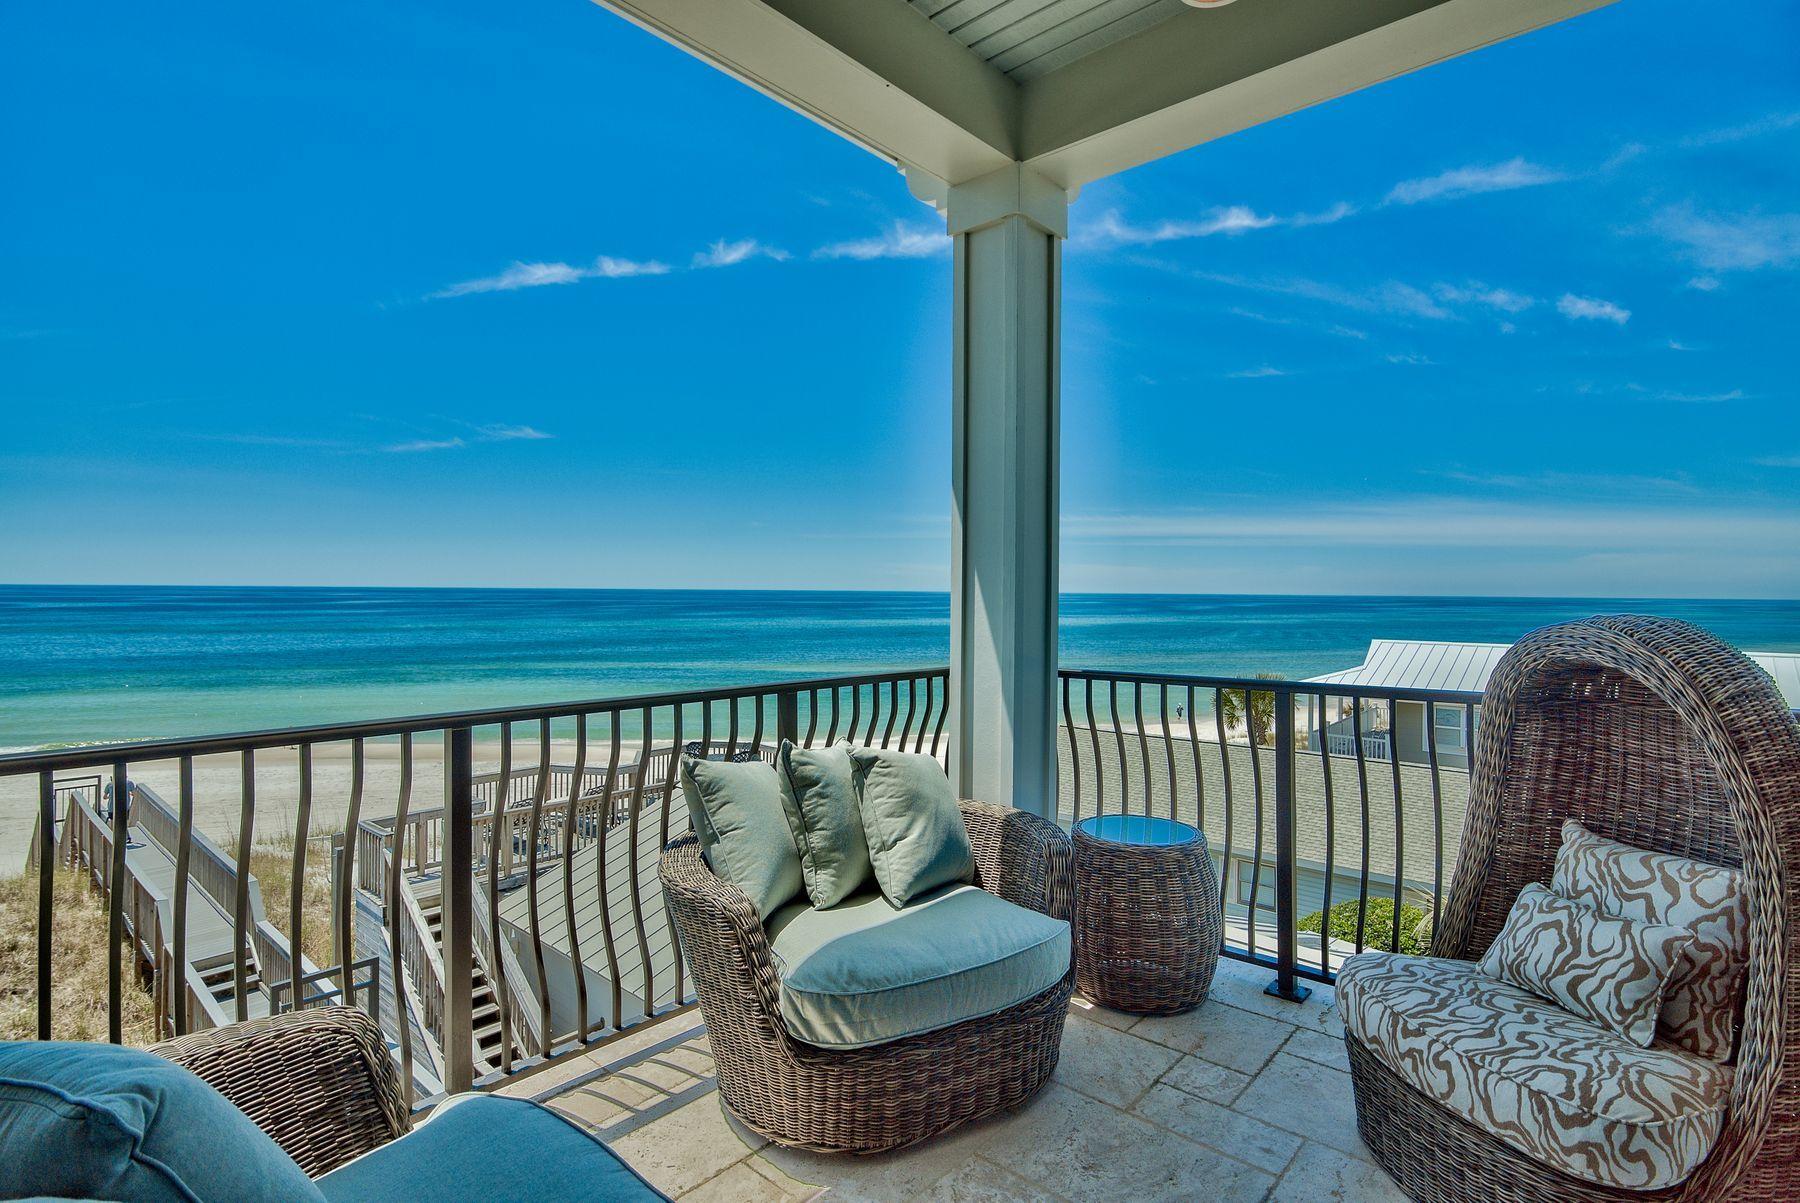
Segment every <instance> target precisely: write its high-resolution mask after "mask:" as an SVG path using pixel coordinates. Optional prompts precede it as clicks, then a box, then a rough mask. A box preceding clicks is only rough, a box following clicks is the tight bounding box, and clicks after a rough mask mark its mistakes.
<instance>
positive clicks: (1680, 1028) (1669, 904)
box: [1551, 819, 1750, 1061]
mask: <svg viewBox="0 0 1800 1203" xmlns="http://www.w3.org/2000/svg"><path fill="white" fill-rule="evenodd" d="M1551 888H1552V889H1554V890H1555V891H1556V892H1557V893H1558V894H1560V895H1562V896H1563V897H1564V898H1569V899H1572V900H1574V901H1576V902H1581V903H1585V904H1587V905H1588V906H1591V907H1593V908H1594V909H1595V910H1597V911H1600V912H1601V913H1602V914H1606V915H1617V916H1619V917H1620V918H1624V919H1636V920H1638V921H1640V922H1649V923H1667V924H1669V925H1671V926H1674V927H1681V928H1686V929H1687V930H1688V931H1690V932H1692V933H1693V935H1694V940H1693V943H1692V944H1690V945H1688V948H1687V955H1686V956H1685V957H1684V958H1683V960H1682V963H1681V964H1680V965H1678V966H1676V969H1675V976H1674V980H1672V981H1671V982H1670V983H1669V989H1668V993H1667V994H1666V995H1665V996H1664V998H1663V1009H1662V1015H1661V1017H1660V1019H1659V1020H1658V1023H1657V1034H1658V1035H1659V1036H1661V1037H1662V1038H1663V1039H1665V1040H1667V1041H1669V1042H1670V1043H1672V1044H1674V1045H1676V1046H1678V1047H1680V1048H1684V1049H1686V1050H1687V1051H1688V1052H1690V1053H1693V1054H1695V1055H1696V1056H1700V1057H1705V1058H1706V1059H1708V1060H1709V1061H1729V1060H1730V1059H1731V1056H1732V1052H1733V1049H1734V1046H1735V1043H1736V1040H1737V1030H1738V1024H1739V1019H1740V1016H1741V1015H1742V1013H1743V1005H1744V976H1745V973H1746V970H1747V966H1748V964H1749V960H1750V910H1749V904H1748V902H1747V900H1746V898H1745V895H1744V878H1743V874H1741V873H1739V872H1738V871H1737V870H1736V869H1728V868H1726V867H1725V866H1723V865H1711V864H1707V863H1706V862H1705V861H1698V860H1691V859H1689V858H1687V857H1684V856H1670V855H1667V854H1666V853H1661V852H1646V851H1644V850H1643V849H1641V848H1633V847H1631V846H1630V845H1629V844H1621V843H1618V842H1617V841H1615V840H1609V839H1606V838H1605V837H1603V836H1598V835H1595V834H1594V833H1593V832H1591V831H1589V830H1588V829H1587V828H1585V827H1583V826H1582V825H1581V824H1580V823H1577V822H1576V821H1575V820H1573V819H1569V820H1567V821H1565V822H1564V823H1563V828H1562V850H1561V851H1560V852H1558V853H1557V856H1556V876H1555V878H1554V880H1553V881H1552V883H1551Z"/></svg>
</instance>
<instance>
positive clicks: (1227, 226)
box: [1070, 205, 1281, 246]
mask: <svg viewBox="0 0 1800 1203" xmlns="http://www.w3.org/2000/svg"><path fill="white" fill-rule="evenodd" d="M1279 224H1281V219H1280V218H1277V217H1272V216H1270V215H1268V214H1266V213H1258V212H1256V211H1255V210H1253V209H1251V208H1250V207H1249V206H1247V205H1230V206H1227V207H1225V208H1215V209H1210V210H1208V211H1207V212H1206V213H1205V214H1203V215H1202V216H1200V217H1195V218H1187V219H1183V220H1169V221H1160V222H1157V223H1156V224H1154V225H1147V226H1144V225H1133V224H1132V223H1131V222H1129V221H1127V220H1125V218H1124V217H1122V216H1121V215H1120V213H1119V211H1118V210H1117V209H1108V210H1107V211H1106V212H1104V213H1102V214H1101V215H1100V216H1099V217H1097V218H1095V219H1094V220H1092V221H1090V222H1083V223H1082V224H1081V225H1080V226H1078V227H1076V229H1075V231H1074V234H1073V236H1072V237H1071V238H1070V242H1072V243H1074V244H1075V245H1076V246H1150V245H1154V244H1155V243H1159V242H1175V241H1178V240H1181V239H1186V238H1211V237H1212V236H1214V235H1216V234H1227V235H1235V234H1247V233H1249V232H1250V231H1251V230H1266V229H1268V228H1269V227H1270V226H1273V225H1279Z"/></svg>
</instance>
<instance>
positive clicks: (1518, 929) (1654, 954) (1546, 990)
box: [1481, 882, 1694, 1048]
mask: <svg viewBox="0 0 1800 1203" xmlns="http://www.w3.org/2000/svg"><path fill="white" fill-rule="evenodd" d="M1693 939H1694V937H1693V935H1692V934H1691V933H1690V932H1688V931H1686V930H1684V929H1682V928H1679V927H1670V926H1668V925H1667V924H1663V923H1636V922H1633V921H1632V920H1630V919H1618V918H1614V917H1612V916H1610V915H1602V914H1601V913H1600V912H1599V911H1596V910H1594V909H1592V908H1591V907H1587V906H1583V905H1582V904H1581V903H1579V902H1570V901H1569V900H1568V899H1566V898H1558V897H1557V896H1556V895H1555V894H1552V893H1551V892H1550V891H1549V890H1548V889H1546V888H1545V887H1544V886H1541V885H1539V884H1538V883H1536V882H1533V883H1531V884H1530V885H1528V886H1526V887H1525V888H1524V889H1522V890H1520V891H1519V897H1518V900H1517V901H1516V902H1514V903H1513V907H1512V911H1511V913H1510V914H1508V915H1507V916H1506V926H1504V927H1503V928H1501V929H1500V934H1499V935H1498V936H1496V937H1494V943H1493V945H1492V946H1491V947H1490V948H1489V949H1488V950H1487V955H1486V956H1484V957H1482V958H1481V972H1483V973H1485V974H1487V975H1488V976H1489V977H1492V978H1497V979H1498V980H1500V981H1503V982H1510V983H1512V984H1513V985H1515V986H1517V987H1519V988H1520V989H1522V990H1529V991H1531V992H1532V993H1533V994H1536V995H1538V996H1539V997H1541V998H1547V999H1549V1000H1550V1001H1551V1002H1553V1003H1555V1004H1557V1005H1558V1006H1560V1007H1562V1008H1563V1009H1565V1010H1567V1011H1569V1012H1570V1013H1572V1014H1575V1015H1579V1016H1581V1017H1583V1018H1585V1019H1589V1020H1592V1021H1593V1022H1594V1023H1597V1024H1599V1025H1600V1026H1601V1027H1603V1028H1606V1029H1608V1030H1609V1031H1613V1032H1617V1033H1618V1034H1619V1035H1621V1036H1623V1037H1624V1038H1625V1039H1627V1040H1629V1041H1631V1043H1633V1044H1635V1045H1637V1046H1638V1047H1639V1048H1648V1047H1649V1045H1650V1042H1651V1041H1652V1040H1653V1039H1655V1037H1656V1017H1657V1015H1659V1014H1660V1013H1661V1011H1662V1002H1663V993H1664V991H1666V990H1667V988H1668V985H1669V980H1670V977H1671V976H1672V975H1673V973H1674V970H1675V967H1676V966H1677V965H1678V964H1680V963H1681V957H1682V954H1683V952H1684V951H1685V950H1686V948H1687V946H1688V945H1689V944H1691V943H1692V942H1693Z"/></svg>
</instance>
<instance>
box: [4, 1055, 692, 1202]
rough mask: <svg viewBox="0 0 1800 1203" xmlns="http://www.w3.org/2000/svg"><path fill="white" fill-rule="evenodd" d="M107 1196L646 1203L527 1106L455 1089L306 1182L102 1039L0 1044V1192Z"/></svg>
mask: <svg viewBox="0 0 1800 1203" xmlns="http://www.w3.org/2000/svg"><path fill="white" fill-rule="evenodd" d="M20 1196H52V1197H56V1198H67V1199H102V1200H110V1201H111V1203H263V1201H267V1203H350V1201H351V1200H358V1201H367V1203H384V1201H387V1200H396V1201H398V1200H410V1199H421V1200H424V1199H430V1200H432V1201H433V1203H442V1201H444V1200H458V1199H468V1200H481V1201H482V1203H510V1201H515V1200H516V1201H517V1203H527V1201H529V1203H564V1201H572V1200H601V1201H610V1203H656V1201H659V1200H663V1199H664V1196H663V1195H662V1194H660V1193H659V1192H658V1191H657V1190H655V1188H653V1187H651V1186H650V1185H649V1184H648V1183H646V1182H645V1181H644V1180H643V1179H642V1178H640V1177H638V1175H637V1174H636V1172H634V1171H633V1170H632V1169H631V1168H630V1167H629V1166H627V1165H626V1164H625V1163H624V1162H622V1161H620V1160H619V1159H618V1157H617V1156H615V1155H614V1154H613V1152H612V1150H610V1149H608V1148H607V1147H606V1146H605V1145H603V1144H601V1143H600V1141H598V1140H596V1139H595V1138H594V1137H592V1136H589V1135H588V1134H587V1133H586V1132H584V1131H583V1130H582V1129H580V1128H578V1127H576V1126H575V1125H574V1124H572V1123H570V1122H569V1121H567V1120H565V1119H563V1118H562V1117H561V1116H559V1115H557V1114H556V1113H555V1112H552V1111H549V1110H547V1109H545V1108H543V1107H540V1106H538V1105H537V1104H535V1103H530V1102H526V1101H525V1100H523V1099H507V1098H497V1097H494V1096H492V1095H483V1094H472V1095H459V1096H457V1097H456V1098H453V1099H450V1100H448V1101H446V1102H445V1103H443V1104H441V1105H440V1106H439V1107H438V1108H437V1109H436V1110H435V1111H434V1112H433V1113H432V1115H431V1116H430V1118H428V1119H427V1120H425V1121H424V1122H423V1123H421V1124H420V1125H419V1126H418V1127H416V1128H414V1129H413V1130H412V1131H411V1132H409V1133H407V1134H406V1135H405V1136H402V1137H400V1138H399V1139H398V1140H394V1141H390V1142H389V1143H388V1144H385V1145H383V1146H382V1147H380V1148H378V1149H376V1150H374V1151H372V1152H370V1153H367V1154H365V1155H363V1156H362V1157H359V1158H357V1159H356V1160H355V1161H352V1162H349V1163H348V1164H345V1165H342V1166H339V1167H338V1168H337V1169H335V1170H333V1171H332V1172H331V1173H329V1174H326V1175H325V1176H324V1177H323V1178H320V1179H319V1180H318V1181H317V1182H316V1183H314V1182H311V1181H308V1180H307V1177H306V1175H305V1174H304V1173H302V1172H301V1170H300V1167H299V1166H297V1165H295V1164H294V1161H293V1159H292V1158H290V1157H289V1156H288V1155H287V1154H286V1153H285V1152H283V1151H282V1149H281V1147H280V1146H279V1145H277V1144H276V1143H275V1142H274V1141H273V1140H271V1139H270V1138H269V1137H268V1136H267V1135H266V1134H265V1133H264V1132H263V1131H262V1129H260V1128H258V1127H257V1126H256V1125H255V1124H254V1123H252V1122H251V1120H250V1118H249V1117H248V1116H246V1115H245V1114H244V1113H243V1112H242V1111H239V1110H238V1109H237V1108H236V1107H234V1106H232V1105H231V1103H230V1102H229V1101H227V1100H226V1098H225V1096H224V1095H222V1094H220V1093H219V1092H218V1091H216V1090H214V1089H213V1088H212V1087H211V1086H209V1085H207V1084H206V1083H205V1082H204V1081H202V1080H201V1079H200V1078H198V1077H196V1076H195V1075H194V1074H192V1073H190V1072H189V1071H188V1070H186V1069H183V1068H182V1067H181V1066H179V1065H176V1064H174V1063H173V1062H171V1061H167V1060H164V1059H163V1058H161V1057H158V1056H156V1055H155V1054H153V1053H148V1052H144V1051H142V1050H140V1049H130V1048H121V1047H118V1046H116V1045H111V1044H87V1043H63V1042H38V1041H25V1042H17V1043H10V1042H9V1043H0V1198H18V1197H20Z"/></svg>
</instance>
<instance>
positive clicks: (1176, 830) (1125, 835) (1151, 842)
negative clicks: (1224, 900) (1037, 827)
mask: <svg viewBox="0 0 1800 1203" xmlns="http://www.w3.org/2000/svg"><path fill="white" fill-rule="evenodd" d="M1075 826H1076V827H1078V828H1080V829H1081V833H1082V834H1083V835H1088V836H1092V837H1093V838H1094V839H1097V840H1106V841H1107V842H1109V843H1113V844H1136V845H1138V846H1140V847H1146V848H1169V847H1173V846H1174V845H1177V844H1191V843H1193V842H1194V841H1195V840H1197V839H1199V838H1200V833H1199V832H1198V831H1197V830H1195V829H1194V827H1193V826H1192V825H1191V824H1188V823H1178V822H1176V821H1175V820H1174V819H1155V818H1151V817H1150V816H1148V815H1097V816H1095V817H1094V818H1091V819H1083V820H1081V822H1079V823H1077V824H1075Z"/></svg>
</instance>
